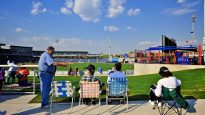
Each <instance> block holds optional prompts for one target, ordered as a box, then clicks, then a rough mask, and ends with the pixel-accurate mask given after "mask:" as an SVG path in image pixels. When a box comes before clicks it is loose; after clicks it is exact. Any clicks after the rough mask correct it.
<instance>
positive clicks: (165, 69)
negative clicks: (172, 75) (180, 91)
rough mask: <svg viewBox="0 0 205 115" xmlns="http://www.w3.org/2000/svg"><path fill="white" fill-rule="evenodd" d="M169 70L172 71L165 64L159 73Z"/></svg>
mask: <svg viewBox="0 0 205 115" xmlns="http://www.w3.org/2000/svg"><path fill="white" fill-rule="evenodd" d="M168 72H170V71H169V69H168V68H167V67H165V66H163V67H161V68H160V69H159V73H168Z"/></svg>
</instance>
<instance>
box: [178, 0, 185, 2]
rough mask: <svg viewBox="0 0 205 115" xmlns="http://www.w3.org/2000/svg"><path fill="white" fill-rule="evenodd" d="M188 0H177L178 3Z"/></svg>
mask: <svg viewBox="0 0 205 115" xmlns="http://www.w3.org/2000/svg"><path fill="white" fill-rule="evenodd" d="M184 2H186V0H177V3H184Z"/></svg>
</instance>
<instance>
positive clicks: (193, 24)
mask: <svg viewBox="0 0 205 115" xmlns="http://www.w3.org/2000/svg"><path fill="white" fill-rule="evenodd" d="M195 19H196V17H195V14H194V13H193V15H192V31H191V34H192V45H194V40H195V30H194V26H195Z"/></svg>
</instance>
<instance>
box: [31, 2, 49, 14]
mask: <svg viewBox="0 0 205 115" xmlns="http://www.w3.org/2000/svg"><path fill="white" fill-rule="evenodd" d="M46 11H47V9H46V8H42V3H41V2H32V9H31V14H32V15H38V14H39V13H45V12H46Z"/></svg>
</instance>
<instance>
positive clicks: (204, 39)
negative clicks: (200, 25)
mask: <svg viewBox="0 0 205 115" xmlns="http://www.w3.org/2000/svg"><path fill="white" fill-rule="evenodd" d="M203 54H205V0H204V38H203ZM204 64H205V56H204Z"/></svg>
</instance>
